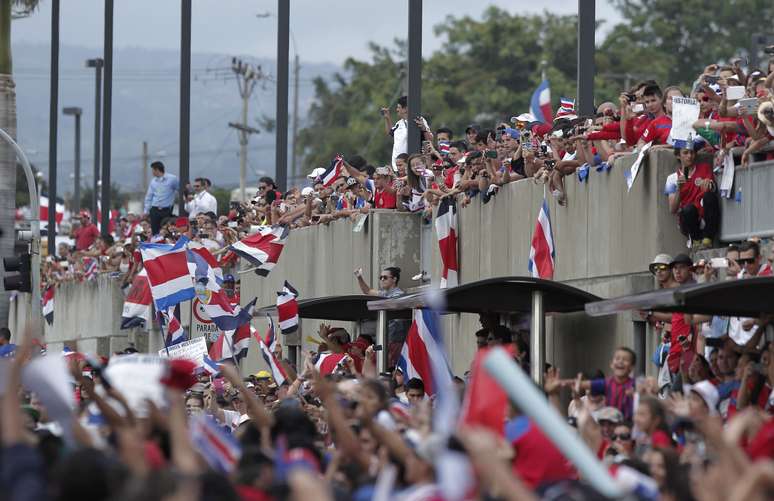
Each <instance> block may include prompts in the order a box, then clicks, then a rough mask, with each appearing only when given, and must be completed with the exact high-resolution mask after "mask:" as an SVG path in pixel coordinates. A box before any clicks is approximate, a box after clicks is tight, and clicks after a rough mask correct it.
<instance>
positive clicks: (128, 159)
mask: <svg viewBox="0 0 774 501" xmlns="http://www.w3.org/2000/svg"><path fill="white" fill-rule="evenodd" d="M13 56H14V77H15V80H16V91H17V107H18V127H19V131H18V138H19V140H20V142H21V144H22V146H23V147H24V148H25V150H26V151H27V152H28V154H29V155H30V159H31V161H32V162H33V163H34V164H35V165H36V166H38V167H39V168H41V169H42V170H43V172H44V173H45V174H46V176H47V175H48V130H49V127H48V122H49V85H50V83H49V60H50V52H49V47H48V46H45V45H29V44H15V45H14V47H13ZM100 56H101V51H98V50H93V49H87V48H83V47H72V46H63V47H62V48H61V51H60V82H59V108H60V109H61V108H62V107H65V106H80V107H81V108H83V116H82V118H81V120H82V134H81V135H82V144H81V149H82V150H81V151H82V153H81V156H82V158H83V160H82V166H81V169H82V175H83V176H84V177H83V178H82V179H83V181H82V182H83V183H84V184H90V183H91V182H92V181H91V172H92V171H93V155H94V146H93V144H94V141H93V139H94V114H93V111H94V110H93V109H94V70H93V69H91V68H86V67H85V64H84V61H85V60H86V59H89V58H93V57H100ZM114 57H115V58H114V63H113V64H114V67H113V72H114V73H113V74H114V76H113V78H114V83H113V122H112V123H113V129H112V136H113V141H112V179H113V180H114V181H115V182H117V183H119V184H120V185H121V186H122V188H123V189H125V190H128V191H133V190H135V189H137V188H138V187H139V186H140V183H141V179H142V177H141V176H142V174H141V153H142V141H147V142H148V147H149V151H150V156H151V159H161V160H163V161H164V163H165V164H166V165H167V167H168V169H169V171H170V172H173V173H177V172H178V169H179V166H178V162H179V160H178V152H179V147H178V136H179V129H178V124H179V117H178V113H179V101H180V98H179V81H178V76H179V64H180V55H179V53H178V52H176V51H172V50H149V49H135V48H127V49H120V50H116V52H115V56H114ZM242 57H243V59H246V60H247V59H248V58H247V57H245V56H242ZM291 57H292V56H291ZM252 62H255V63H256V64H260V65H261V66H262V69H263V71H264V72H265V73H267V74H268V75H270V76H271V81H267V82H265V85H264V88H261V86H260V85H259V86H258V87H256V89H255V92H254V93H253V97H252V99H251V101H250V107H249V117H250V119H249V122H250V125H251V126H253V127H257V128H261V127H260V124H259V120H260V119H261V118H270V119H274V115H275V100H276V97H275V84H274V79H273V77H274V75H275V74H276V71H275V62H274V61H273V60H254V61H252ZM230 65H231V55H224V54H193V55H192V57H191V68H192V83H191V177H192V178H193V177H195V176H199V175H206V177H209V178H211V179H212V180H213V181H214V183H216V184H217V185H218V186H223V187H232V186H235V185H237V184H238V183H239V156H238V151H239V144H238V140H237V136H236V133H235V132H234V131H233V130H231V129H229V128H228V126H227V123H228V122H229V121H238V120H239V117H240V114H241V99H240V98H239V94H238V91H237V85H236V81H235V80H234V78H233V76H232V73H231V71H230ZM291 68H292V61H291ZM338 70H339V68H338V67H337V66H335V65H332V64H311V63H310V64H305V63H304V62H303V60H302V61H301V71H300V72H299V81H300V85H299V88H300V92H299V124H300V125H299V127H303V124H304V117H305V116H306V110H307V109H308V108H309V105H310V104H311V102H312V101H313V99H314V87H313V85H312V79H313V78H314V77H317V76H323V77H329V76H331V75H332V74H333V73H334V72H336V71H338ZM292 76H293V75H292V71H291V82H292ZM289 99H290V110H291V112H292V105H293V90H292V86H291V90H290V98H289ZM73 122H74V120H73V118H72V117H67V116H64V115H61V114H60V116H59V148H58V159H59V161H58V164H59V171H58V172H59V179H60V191H61V192H62V193H64V192H70V191H71V190H72V188H73V185H72V178H71V175H72V172H73V158H74V153H73V136H74V123H73ZM289 134H290V132H289ZM291 139H292V138H291ZM249 149H250V151H249V153H248V163H249V167H248V182H249V183H255V182H256V181H257V179H258V177H259V176H258V174H257V172H260V171H263V172H266V173H268V174H269V175H272V174H273V173H274V132H265V131H264V132H263V133H261V134H259V135H257V136H255V135H254V136H253V137H252V138H251V141H250V145H249ZM302 168H303V169H304V171H306V170H309V169H306V168H304V167H303V166H302Z"/></svg>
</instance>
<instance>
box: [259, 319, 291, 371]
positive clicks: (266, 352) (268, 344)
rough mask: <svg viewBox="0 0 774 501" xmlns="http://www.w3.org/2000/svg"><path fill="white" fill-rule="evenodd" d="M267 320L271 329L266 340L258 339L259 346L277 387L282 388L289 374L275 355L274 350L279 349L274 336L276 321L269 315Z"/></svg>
mask: <svg viewBox="0 0 774 501" xmlns="http://www.w3.org/2000/svg"><path fill="white" fill-rule="evenodd" d="M266 320H267V321H268V322H269V329H268V331H266V339H261V338H260V336H256V337H258V344H259V346H260V347H261V355H262V356H263V360H264V361H265V362H266V365H268V366H269V368H270V369H271V374H272V377H273V378H274V382H275V383H276V384H277V386H281V385H282V383H284V382H285V381H286V380H287V374H285V369H283V368H282V364H280V361H279V360H278V359H277V356H276V355H275V354H274V350H275V348H276V347H277V337H276V336H275V334H274V321H273V320H272V319H271V317H270V316H269V315H266Z"/></svg>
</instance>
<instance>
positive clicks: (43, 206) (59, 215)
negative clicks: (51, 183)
mask: <svg viewBox="0 0 774 501" xmlns="http://www.w3.org/2000/svg"><path fill="white" fill-rule="evenodd" d="M55 210H56V214H55V215H54V223H56V226H57V227H58V226H59V225H60V224H61V223H62V219H64V213H65V206H64V204H60V203H59V202H57V203H56V209H55ZM40 227H41V228H47V227H48V197H44V196H41V197H40Z"/></svg>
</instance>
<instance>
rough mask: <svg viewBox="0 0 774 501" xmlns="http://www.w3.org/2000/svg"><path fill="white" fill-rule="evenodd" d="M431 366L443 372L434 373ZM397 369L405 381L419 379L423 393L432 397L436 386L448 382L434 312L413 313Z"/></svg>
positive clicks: (436, 318)
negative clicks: (440, 368)
mask: <svg viewBox="0 0 774 501" xmlns="http://www.w3.org/2000/svg"><path fill="white" fill-rule="evenodd" d="M434 365H435V366H437V367H445V368H446V370H434ZM398 367H400V368H401V370H403V374H404V376H405V378H406V380H408V379H411V378H419V379H421V380H422V382H423V383H424V384H425V393H427V394H428V395H430V396H432V395H435V393H436V391H437V389H438V388H439V386H441V385H443V386H444V387H446V385H449V384H451V383H452V379H451V372H450V371H449V369H448V367H449V364H448V362H447V360H446V353H445V352H444V350H443V340H442V339H441V331H440V329H439V325H438V316H437V315H436V313H435V312H433V311H431V310H424V309H417V310H414V321H413V322H412V323H411V328H409V331H408V335H407V336H406V342H405V344H404V345H403V349H402V350H401V352H400V358H399V359H398ZM439 378H440V380H439Z"/></svg>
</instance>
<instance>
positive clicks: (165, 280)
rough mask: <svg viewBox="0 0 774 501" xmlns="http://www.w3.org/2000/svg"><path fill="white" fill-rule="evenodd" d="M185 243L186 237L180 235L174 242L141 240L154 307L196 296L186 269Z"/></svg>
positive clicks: (166, 305)
mask: <svg viewBox="0 0 774 501" xmlns="http://www.w3.org/2000/svg"><path fill="white" fill-rule="evenodd" d="M187 243H188V239H187V238H185V237H181V238H180V239H179V240H178V241H177V242H176V243H175V244H174V245H169V244H149V243H143V244H140V253H141V255H142V262H143V265H144V266H145V269H146V270H147V272H148V282H149V283H150V288H151V295H152V296H153V300H154V301H155V302H156V309H157V310H167V309H169V308H171V307H173V306H175V305H176V304H178V303H181V302H183V301H187V300H189V299H193V298H194V297H195V296H196V292H195V290H194V283H193V278H191V273H190V271H189V270H188V256H187V251H186V244H187Z"/></svg>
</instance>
